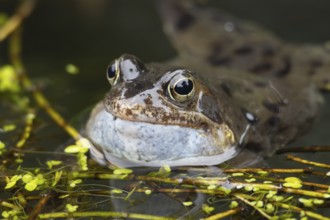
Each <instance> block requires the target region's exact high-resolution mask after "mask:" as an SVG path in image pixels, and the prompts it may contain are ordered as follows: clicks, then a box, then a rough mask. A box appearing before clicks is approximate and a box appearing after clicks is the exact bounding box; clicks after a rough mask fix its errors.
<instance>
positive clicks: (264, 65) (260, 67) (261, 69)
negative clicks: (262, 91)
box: [250, 62, 272, 73]
mask: <svg viewBox="0 0 330 220" xmlns="http://www.w3.org/2000/svg"><path fill="white" fill-rule="evenodd" d="M271 68H272V64H270V63H267V62H266V63H260V64H257V65H255V66H254V67H252V68H251V69H250V71H251V72H253V73H262V72H265V71H268V70H270V69H271Z"/></svg>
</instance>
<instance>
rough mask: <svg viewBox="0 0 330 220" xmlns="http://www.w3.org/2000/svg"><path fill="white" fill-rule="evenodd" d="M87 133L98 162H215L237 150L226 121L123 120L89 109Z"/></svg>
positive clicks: (126, 165)
mask: <svg viewBox="0 0 330 220" xmlns="http://www.w3.org/2000/svg"><path fill="white" fill-rule="evenodd" d="M91 118H92V119H90V120H89V122H88V123H87V128H86V131H87V135H88V136H89V138H90V139H91V141H92V142H93V144H94V145H95V146H94V147H93V148H92V149H91V154H92V156H93V157H94V159H96V161H98V162H99V163H101V164H107V163H112V164H115V165H118V166H122V167H132V166H162V165H163V164H167V165H169V166H184V165H187V166H192V165H195V166H198V165H215V164H220V163H223V162H225V161H227V160H229V159H231V158H233V157H234V156H235V155H236V153H237V151H238V150H237V148H236V144H237V142H235V141H234V140H235V138H234V134H233V132H232V131H231V129H229V128H228V127H227V126H226V125H225V124H221V125H218V126H220V130H216V129H213V130H212V131H208V132H206V131H205V130H203V129H196V128H190V127H180V126H178V125H163V124H150V123H146V122H134V121H126V120H123V119H120V118H116V117H114V116H113V115H112V114H110V113H109V112H107V111H105V110H104V108H103V107H102V105H99V107H97V108H95V109H94V111H93V112H92V117H91Z"/></svg>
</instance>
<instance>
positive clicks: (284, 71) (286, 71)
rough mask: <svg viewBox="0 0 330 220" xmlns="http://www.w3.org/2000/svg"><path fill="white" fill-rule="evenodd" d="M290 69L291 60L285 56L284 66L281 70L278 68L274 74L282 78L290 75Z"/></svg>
mask: <svg viewBox="0 0 330 220" xmlns="http://www.w3.org/2000/svg"><path fill="white" fill-rule="evenodd" d="M290 70H291V61H290V59H289V58H288V57H285V58H283V66H282V67H281V68H280V69H279V70H276V71H275V73H274V75H275V76H276V77H278V78H282V77H285V76H286V75H288V74H289V72H290Z"/></svg>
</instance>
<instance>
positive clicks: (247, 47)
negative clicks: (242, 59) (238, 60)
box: [234, 46, 253, 55]
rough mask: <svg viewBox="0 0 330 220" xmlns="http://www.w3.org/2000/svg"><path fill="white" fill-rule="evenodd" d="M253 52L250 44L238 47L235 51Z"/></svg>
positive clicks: (242, 52)
mask: <svg viewBox="0 0 330 220" xmlns="http://www.w3.org/2000/svg"><path fill="white" fill-rule="evenodd" d="M252 52H253V49H252V48H251V47H249V46H242V47H240V48H237V49H236V50H234V53H235V54H236V55H248V54H250V53H252Z"/></svg>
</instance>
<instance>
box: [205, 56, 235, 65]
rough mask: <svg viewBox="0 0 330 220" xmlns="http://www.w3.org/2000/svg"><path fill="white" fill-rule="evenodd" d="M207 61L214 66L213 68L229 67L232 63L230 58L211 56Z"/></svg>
mask: <svg viewBox="0 0 330 220" xmlns="http://www.w3.org/2000/svg"><path fill="white" fill-rule="evenodd" d="M207 61H208V62H209V63H210V64H211V65H212V66H225V65H228V64H229V62H230V58H229V57H217V56H209V57H208V58H207Z"/></svg>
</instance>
